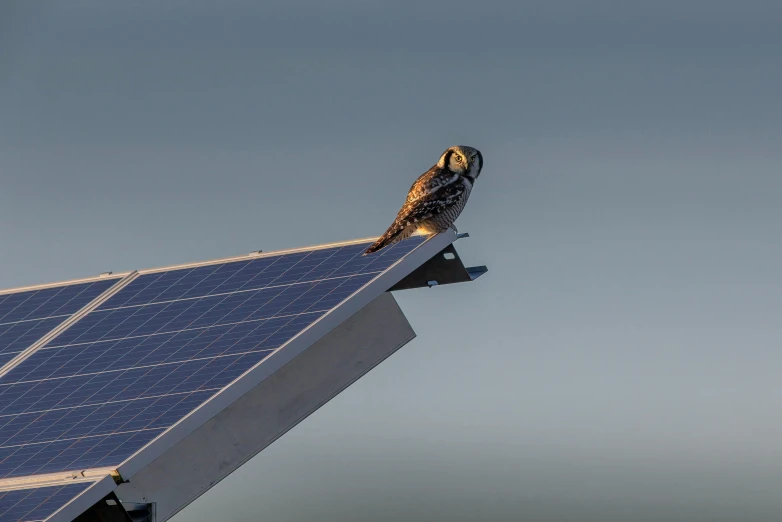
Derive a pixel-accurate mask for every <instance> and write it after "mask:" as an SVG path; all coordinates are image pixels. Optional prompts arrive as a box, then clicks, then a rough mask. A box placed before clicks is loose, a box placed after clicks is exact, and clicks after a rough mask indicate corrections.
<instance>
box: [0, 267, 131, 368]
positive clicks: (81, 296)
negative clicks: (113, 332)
mask: <svg viewBox="0 0 782 522" xmlns="http://www.w3.org/2000/svg"><path fill="white" fill-rule="evenodd" d="M116 282H117V280H116V278H115V279H101V280H98V281H93V282H90V283H79V284H74V285H66V286H57V287H53V288H44V289H41V290H30V291H27V292H17V293H13V294H3V295H0V354H16V353H19V352H21V351H23V350H25V349H26V348H28V347H29V346H30V345H31V344H33V343H34V342H36V341H37V340H38V339H40V338H41V337H43V336H44V335H46V334H47V333H49V332H50V331H51V330H52V329H53V328H55V327H56V326H57V325H59V324H60V323H62V322H63V321H65V319H67V318H68V317H69V316H71V315H72V314H74V313H76V312H77V311H79V310H80V309H81V308H82V307H84V306H85V305H86V304H88V303H89V302H90V301H92V300H93V299H95V298H96V297H98V296H99V295H100V294H101V293H103V292H104V291H106V290H107V289H108V288H109V287H110V286H112V285H113V284H115V283H116Z"/></svg>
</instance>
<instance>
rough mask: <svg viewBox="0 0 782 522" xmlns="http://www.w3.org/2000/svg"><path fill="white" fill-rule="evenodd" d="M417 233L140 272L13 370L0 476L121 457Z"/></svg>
mask: <svg viewBox="0 0 782 522" xmlns="http://www.w3.org/2000/svg"><path fill="white" fill-rule="evenodd" d="M423 241H424V239H418V240H413V241H409V240H408V241H407V242H405V243H404V244H400V245H401V246H398V247H396V248H395V249H394V248H391V249H389V250H388V251H386V252H384V253H382V254H381V255H376V256H372V257H371V258H367V257H365V258H361V256H360V253H361V252H362V251H363V246H365V245H362V244H361V243H359V242H350V244H348V245H346V246H343V247H337V248H331V249H330V250H329V249H328V248H323V249H319V250H316V251H302V250H300V251H298V252H297V253H296V255H292V256H288V258H287V259H284V258H283V257H282V256H276V257H275V256H274V254H273V253H269V255H268V256H267V258H266V259H264V260H258V259H257V258H254V259H251V260H248V259H246V258H244V259H240V260H238V261H236V262H233V264H232V265H231V266H228V263H223V262H211V263H201V264H198V266H196V267H193V268H189V269H184V270H180V269H178V270H173V271H169V272H166V271H165V270H164V271H158V272H154V271H153V272H152V273H151V274H146V275H145V274H143V273H139V274H138V275H137V276H136V277H134V278H133V281H132V282H130V283H129V284H128V285H126V286H125V287H124V288H123V289H122V291H120V292H117V293H114V294H113V296H112V297H111V299H108V300H105V301H104V302H103V303H102V304H101V305H99V306H97V307H94V308H93V310H92V311H91V312H90V313H89V314H87V315H86V316H84V317H82V318H81V320H80V321H79V322H77V323H76V324H75V325H74V326H73V327H71V328H69V329H68V330H67V331H65V332H64V333H63V335H62V336H59V337H57V340H56V341H54V342H52V343H50V344H49V345H48V346H47V347H46V349H42V350H39V351H37V352H36V353H35V354H32V355H31V357H30V358H29V359H27V360H25V362H24V365H23V366H24V367H23V368H22V367H18V368H17V369H16V370H15V371H14V378H13V381H14V382H10V381H8V382H10V385H9V386H5V388H7V389H6V390H5V391H4V392H0V404H1V405H2V406H0V476H3V475H6V474H10V475H11V476H13V475H14V474H19V473H41V472H47V471H51V470H53V469H70V468H74V469H75V467H79V466H98V465H115V464H117V463H120V462H123V461H125V460H127V458H128V457H130V456H131V455H133V454H134V453H136V452H137V451H138V450H139V449H140V448H142V447H143V446H145V445H146V444H147V443H149V442H150V441H151V440H153V439H154V438H156V437H157V436H158V435H160V434H161V433H163V432H164V431H166V430H169V429H170V428H171V426H173V425H175V424H176V423H177V422H179V421H180V420H181V419H182V418H183V417H184V416H187V415H188V414H189V413H190V412H192V411H193V410H194V409H196V408H198V407H199V406H200V405H203V404H204V403H205V402H209V400H211V399H210V398H211V397H213V396H214V395H215V393H219V392H220V390H222V389H223V388H224V387H225V386H227V385H229V384H231V382H235V381H236V379H238V378H239V377H240V376H241V375H243V374H246V373H247V371H248V370H250V369H251V368H253V367H254V366H257V365H258V363H260V362H261V361H263V360H265V359H266V358H268V356H269V355H270V354H271V353H273V352H274V351H275V350H277V349H278V348H279V347H280V346H282V345H284V344H285V343H286V342H288V341H289V340H290V339H291V338H292V337H295V336H296V335H297V334H299V333H300V332H301V331H302V329H305V328H306V327H307V326H308V325H311V323H313V321H315V322H317V320H318V319H319V318H321V317H322V316H323V315H324V314H326V313H328V312H329V310H331V309H332V308H333V307H334V306H336V305H338V304H339V303H340V302H343V301H345V300H346V299H347V298H349V297H350V296H351V295H353V294H355V293H356V291H357V290H359V289H360V288H361V287H363V286H364V285H366V284H367V283H368V282H370V281H372V280H373V279H375V278H376V277H377V276H378V275H379V274H381V273H383V271H384V270H386V269H388V267H389V266H392V265H394V264H395V263H397V262H398V261H399V259H400V258H403V257H404V256H405V255H407V254H408V253H409V252H408V250H410V249H413V250H415V248H417V247H418V246H419V245H420V244H421V243H422V242H423ZM251 265H252V267H251ZM401 277H403V276H400V279H401ZM308 278H309V280H303V279H308ZM276 282H279V283H280V284H275V283H276ZM154 285H157V287H155V286H154ZM263 285H267V286H268V285H272V288H271V289H269V288H265V287H264V286H263ZM226 289H227V290H229V291H224V290H226ZM139 296H141V297H139ZM134 300H135V301H134ZM117 303H119V305H117ZM129 303H130V304H129ZM152 307H156V308H155V310H154V312H153V313H148V312H149V310H151V309H152ZM286 312H291V313H286ZM232 314H233V315H232ZM98 323H101V324H98ZM98 327H99V328H100V330H99V331H96V330H95V328H98ZM153 338H154V340H153V341H150V339H153ZM55 342H56V343H57V345H55V344H54V343H55ZM63 342H67V343H71V344H62V343H63ZM80 361H81V362H80ZM84 361H88V363H87V364H83V362H84ZM107 361H110V363H111V364H107ZM150 363H151V364H150ZM3 387H4V386H2V385H0V388H3Z"/></svg>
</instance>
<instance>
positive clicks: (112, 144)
mask: <svg viewBox="0 0 782 522" xmlns="http://www.w3.org/2000/svg"><path fill="white" fill-rule="evenodd" d="M781 25H782V4H780V3H779V2H778V1H772V0H768V1H761V0H757V1H745V2H737V1H727V0H709V1H707V0H698V1H696V0H679V1H675V2H674V1H671V0H664V1H658V2H640V1H628V0H623V1H619V0H616V1H601V0H596V1H591V2H583V1H576V0H569V1H564V0H557V1H553V0H545V1H544V0H538V1H530V0H523V1H522V0H513V1H511V0H506V1H486V2H467V1H464V0H456V1H451V2H444V1H441V0H438V1H424V2H412V1H409V2H408V1H404V2H395V3H393V4H391V3H390V2H379V1H364V2H359V1H357V0H353V1H349V0H337V1H329V2H314V1H312V0H304V1H300V2H283V1H282V0H274V1H268V0H267V1H264V2H249V1H223V2H204V1H190V2H184V1H174V0H170V1H167V2H153V1H151V0H145V1H137V2H118V1H105V0H103V1H98V0H93V1H86V0H72V1H70V2H45V1H41V2H22V1H10V2H9V1H7V0H6V1H4V2H2V3H0V180H1V181H2V191H0V244H1V245H2V246H3V248H2V249H1V250H0V267H2V270H0V287H3V288H5V287H12V286H20V285H26V284H35V283H42V282H47V281H56V280H61V279H69V278H77V277H84V276H90V275H94V274H97V273H99V272H103V271H106V270H114V271H122V270H129V269H134V268H147V267H151V266H160V265H166V264H172V263H181V262H188V261H198V260H203V259H209V258H214V257H223V256H228V255H234V254H242V253H246V252H249V251H250V250H254V249H259V248H262V249H263V250H267V251H268V250H274V249H279V248H286V247H293V246H305V245H309V244H317V243H323V242H330V241H337V240H344V239H352V238H356V237H366V236H372V235H377V234H380V233H381V232H382V231H383V230H384V229H385V227H386V226H387V225H388V224H389V223H390V221H391V220H392V219H393V216H394V214H395V212H396V210H397V209H398V207H399V205H400V204H401V203H402V201H403V199H404V196H405V191H406V190H407V188H408V187H409V186H410V184H411V182H412V181H413V180H414V179H415V177H417V176H418V175H419V174H421V173H422V172H423V171H424V170H426V169H427V168H428V167H429V166H431V165H432V164H433V163H434V162H435V161H436V160H437V157H438V156H439V155H440V153H441V152H442V151H443V150H444V149H445V148H446V147H447V146H449V145H452V144H457V143H458V144H468V145H472V146H476V147H478V148H480V149H481V150H482V151H483V154H484V157H485V169H484V172H483V175H482V176H481V178H480V180H479V182H478V183H477V184H476V188H475V190H474V191H473V195H472V196H471V200H470V204H469V205H468V207H467V210H466V211H465V213H464V214H463V216H462V217H461V218H460V219H459V221H458V225H459V230H460V231H467V232H470V234H471V235H472V237H471V238H470V239H467V240H462V241H459V242H458V244H457V247H458V249H459V251H460V253H461V255H462V257H463V258H464V259H465V262H467V263H472V264H484V263H485V264H487V265H489V267H490V272H489V274H488V275H487V276H485V277H484V278H482V279H480V280H479V281H478V282H476V283H474V284H469V285H454V286H452V287H443V288H437V289H435V290H415V291H407V292H404V293H400V294H398V295H397V299H398V300H399V301H400V304H401V305H402V307H403V309H404V310H405V312H406V314H407V315H408V317H409V318H410V321H411V323H412V324H413V326H414V328H415V329H416V331H417V333H418V338H417V339H416V340H415V341H413V342H412V343H411V344H409V345H408V346H407V347H405V348H404V349H403V350H402V351H400V352H399V353H397V354H396V355H394V356H393V357H392V358H390V359H389V360H388V361H386V362H385V363H383V364H382V365H381V366H380V367H378V368H377V369H375V370H373V371H372V372H371V373H370V374H369V375H367V376H366V377H365V378H364V379H362V380H361V381H359V382H358V383H357V384H355V385H354V386H352V387H351V388H350V389H349V390H347V391H346V392H344V393H343V394H341V395H340V396H339V397H337V398H336V399H334V400H333V401H332V402H331V403H329V404H327V405H326V406H325V407H323V408H322V409H321V410H319V411H318V412H317V413H316V414H315V415H313V416H312V417H310V418H309V419H307V420H306V421H305V422H304V423H302V424H301V425H299V426H298V427H297V428H295V429H294V430H292V431H291V432H290V433H289V434H288V435H287V436H285V437H284V438H282V439H281V440H279V441H278V442H276V443H274V444H273V445H272V446H271V447H270V448H268V449H267V450H266V451H265V452H264V453H263V455H261V456H259V457H257V458H256V459H254V460H252V461H251V462H250V463H249V464H247V465H246V466H244V467H243V468H242V469H240V470H239V471H237V472H236V473H234V474H233V475H232V476H231V477H229V478H228V479H226V480H225V481H223V482H222V483H220V484H219V485H218V486H216V487H215V488H214V489H212V490H211V491H210V492H209V493H208V494H206V495H205V496H203V497H202V498H201V499H199V500H198V501H197V502H195V503H194V504H192V505H191V506H190V507H189V508H187V509H186V510H184V511H183V512H182V513H180V514H179V515H177V517H176V518H175V519H174V520H175V521H176V522H207V521H212V520H221V519H222V520H236V521H248V522H249V521H256V520H260V519H269V520H275V521H277V522H294V521H304V520H314V519H318V520H339V521H341V522H352V521H366V520H373V521H379V522H385V521H396V520H400V519H402V518H404V519H405V520H409V521H411V522H418V521H435V520H437V521H439V520H445V519H448V520H451V521H456V520H465V521H473V520H484V521H511V520H519V519H524V520H527V521H534V522H537V521H558V522H569V521H573V522H576V521H578V522H586V521H601V522H612V521H617V522H619V521H623V522H624V521H626V520H628V519H632V520H634V521H640V522H645V521H661V520H664V521H680V520H681V521H684V520H686V521H688V522H692V521H701V520H702V521H709V522H713V521H722V520H725V521H728V520H731V521H732V520H737V519H741V520H745V521H764V522H766V521H768V520H777V519H779V518H780V516H781V515H780V513H782V500H780V496H779V495H778V493H779V491H780V490H782V442H780V441H782V421H781V420H780V418H779V415H778V412H779V411H780V408H781V407H782V386H780V385H779V382H778V381H779V375H780V372H781V371H782V351H781V350H780V348H782V326H780V321H779V317H780V312H782V269H781V268H780V259H781V258H782V242H780V226H782V205H780V198H781V197H782V104H781V103H780V98H779V93H780V92H782V32H780V31H779V27H780V26H781Z"/></svg>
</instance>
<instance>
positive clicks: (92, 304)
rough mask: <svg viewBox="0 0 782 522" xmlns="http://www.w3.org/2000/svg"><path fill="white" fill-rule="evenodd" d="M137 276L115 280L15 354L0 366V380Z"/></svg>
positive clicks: (131, 275) (135, 274) (131, 274)
mask: <svg viewBox="0 0 782 522" xmlns="http://www.w3.org/2000/svg"><path fill="white" fill-rule="evenodd" d="M137 276H138V272H131V273H129V274H128V275H126V276H124V277H123V278H121V279H118V280H116V282H115V283H113V284H111V285H110V286H108V288H106V289H105V290H104V291H103V292H102V293H101V294H100V295H98V296H97V297H94V298H93V299H91V300H90V301H89V302H88V303H86V304H85V305H84V306H82V307H81V308H80V309H79V310H78V311H76V312H75V313H73V314H72V315H70V316H69V317H68V318H67V319H65V320H64V321H62V322H59V324H58V325H57V326H55V327H54V328H53V329H52V330H50V331H49V332H48V333H46V334H45V335H44V336H43V337H41V338H40V339H38V340H37V341H35V342H34V343H33V344H32V345H30V346H29V347H28V348H26V349H25V350H22V351H21V352H19V353H18V354H16V355H15V356H14V357H13V358H12V359H10V360H9V361H8V362H6V363H5V364H4V365H3V366H2V368H0V379H2V378H3V377H4V376H5V375H7V374H8V372H10V371H11V370H13V369H14V368H15V367H16V366H18V365H19V364H20V363H21V362H22V361H24V360H26V359H27V358H28V357H29V356H30V355H32V354H33V353H35V352H36V351H37V350H38V349H40V348H41V347H43V346H45V345H46V344H47V343H49V342H50V341H51V340H53V339H54V338H56V337H57V336H58V335H60V334H61V333H62V332H64V331H66V330H67V329H68V328H70V327H71V326H73V325H74V324H76V323H77V322H78V321H79V320H80V319H82V318H83V317H84V316H86V315H87V314H88V313H89V312H90V311H92V310H94V309H95V308H96V307H98V306H100V305H101V304H102V303H103V302H104V301H105V300H107V299H109V298H110V297H111V296H112V295H114V294H115V293H116V292H118V291H120V290H121V289H122V288H124V287H125V286H127V285H128V284H129V283H130V282H131V281H133V279H135V278H136V277H137ZM111 281H114V279H110V280H108V283H110V282H111ZM108 283H106V284H108Z"/></svg>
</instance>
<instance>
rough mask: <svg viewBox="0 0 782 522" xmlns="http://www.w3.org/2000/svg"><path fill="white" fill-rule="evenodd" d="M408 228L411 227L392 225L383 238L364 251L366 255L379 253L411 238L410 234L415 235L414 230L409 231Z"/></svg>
mask: <svg viewBox="0 0 782 522" xmlns="http://www.w3.org/2000/svg"><path fill="white" fill-rule="evenodd" d="M408 228H410V227H398V226H393V225H392V226H391V227H389V229H388V230H386V232H385V233H384V234H383V235H382V236H380V237H379V238H378V239H377V241H375V242H374V243H372V245H371V246H370V247H369V248H367V249H366V250H365V251H364V255H367V254H372V253H374V252H377V251H378V250H381V249H383V248H385V247H387V246H390V245H393V244H394V243H397V242H399V241H401V240H403V239H405V238H406V237H408V236H410V234H412V233H413V230H407V229H408Z"/></svg>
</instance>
